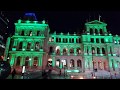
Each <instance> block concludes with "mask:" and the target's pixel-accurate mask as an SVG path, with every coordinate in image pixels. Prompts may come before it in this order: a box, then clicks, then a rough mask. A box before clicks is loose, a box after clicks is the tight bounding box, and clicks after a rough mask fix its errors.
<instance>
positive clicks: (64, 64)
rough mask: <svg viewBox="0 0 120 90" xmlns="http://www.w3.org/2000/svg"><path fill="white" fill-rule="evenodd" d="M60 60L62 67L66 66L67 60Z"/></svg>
mask: <svg viewBox="0 0 120 90" xmlns="http://www.w3.org/2000/svg"><path fill="white" fill-rule="evenodd" d="M61 62H62V68H64V67H66V66H67V60H64V59H63V60H61Z"/></svg>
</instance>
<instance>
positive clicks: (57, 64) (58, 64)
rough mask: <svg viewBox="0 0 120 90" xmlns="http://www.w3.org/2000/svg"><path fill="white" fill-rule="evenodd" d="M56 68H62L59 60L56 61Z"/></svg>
mask: <svg viewBox="0 0 120 90" xmlns="http://www.w3.org/2000/svg"><path fill="white" fill-rule="evenodd" d="M56 66H57V67H60V59H57V60H56Z"/></svg>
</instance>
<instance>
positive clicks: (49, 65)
mask: <svg viewBox="0 0 120 90" xmlns="http://www.w3.org/2000/svg"><path fill="white" fill-rule="evenodd" d="M48 67H52V59H51V58H49V59H48Z"/></svg>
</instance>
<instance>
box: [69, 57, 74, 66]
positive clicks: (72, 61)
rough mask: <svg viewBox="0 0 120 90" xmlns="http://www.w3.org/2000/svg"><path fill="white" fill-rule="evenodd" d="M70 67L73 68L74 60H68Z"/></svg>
mask: <svg viewBox="0 0 120 90" xmlns="http://www.w3.org/2000/svg"><path fill="white" fill-rule="evenodd" d="M70 67H74V60H73V59H71V60H70Z"/></svg>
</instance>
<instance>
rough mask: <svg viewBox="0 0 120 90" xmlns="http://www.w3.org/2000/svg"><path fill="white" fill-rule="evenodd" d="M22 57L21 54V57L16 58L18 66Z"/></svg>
mask: <svg viewBox="0 0 120 90" xmlns="http://www.w3.org/2000/svg"><path fill="white" fill-rule="evenodd" d="M20 59H21V57H20V56H19V57H17V60H16V66H20Z"/></svg>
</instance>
